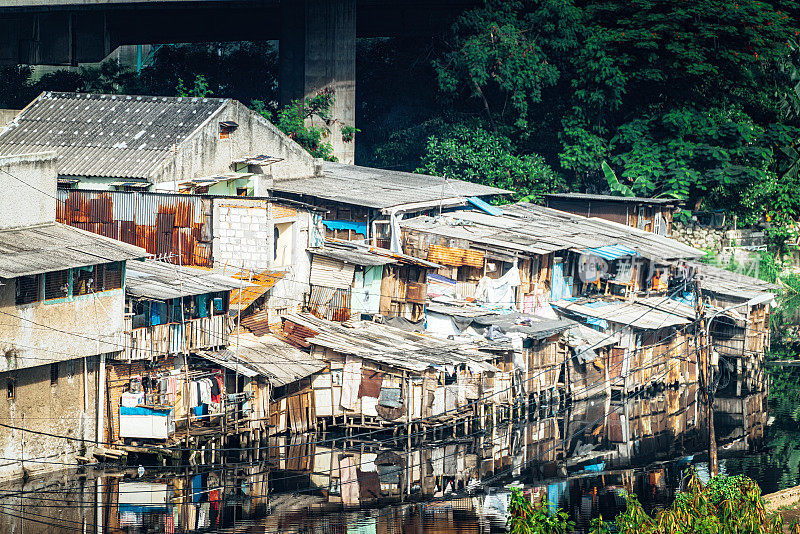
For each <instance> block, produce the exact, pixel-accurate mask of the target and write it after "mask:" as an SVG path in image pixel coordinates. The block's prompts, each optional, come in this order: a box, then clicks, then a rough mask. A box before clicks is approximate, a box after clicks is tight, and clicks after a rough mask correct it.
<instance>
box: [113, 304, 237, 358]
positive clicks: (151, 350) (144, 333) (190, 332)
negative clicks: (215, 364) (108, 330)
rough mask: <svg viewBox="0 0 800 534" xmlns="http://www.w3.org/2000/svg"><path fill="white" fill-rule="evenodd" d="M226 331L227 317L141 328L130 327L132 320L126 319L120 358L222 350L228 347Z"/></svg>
mask: <svg viewBox="0 0 800 534" xmlns="http://www.w3.org/2000/svg"><path fill="white" fill-rule="evenodd" d="M229 331H230V328H229V325H228V316H227V315H216V316H214V317H201V318H200V319H191V320H188V321H185V322H184V323H183V324H181V323H172V324H159V325H153V326H144V327H141V328H133V320H132V317H126V318H125V340H126V343H125V351H124V358H125V359H127V360H147V359H152V358H154V357H156V356H165V355H168V354H177V353H179V352H183V353H186V352H192V351H196V350H202V349H211V348H215V347H222V346H225V345H227V344H228V334H229Z"/></svg>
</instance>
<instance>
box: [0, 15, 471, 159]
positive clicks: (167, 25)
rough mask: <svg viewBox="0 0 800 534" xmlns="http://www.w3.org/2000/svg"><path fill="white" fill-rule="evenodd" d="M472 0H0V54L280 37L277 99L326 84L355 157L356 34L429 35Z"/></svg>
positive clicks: (102, 53) (28, 58) (19, 59)
mask: <svg viewBox="0 0 800 534" xmlns="http://www.w3.org/2000/svg"><path fill="white" fill-rule="evenodd" d="M480 3H481V2H480V0H428V1H425V0H394V1H392V0H2V2H0V64H5V65H16V64H29V65H77V64H78V63H91V62H97V61H100V60H102V59H103V58H105V57H106V56H108V55H109V54H110V53H111V51H113V50H114V49H116V48H117V47H118V46H120V45H134V44H157V43H190V42H207V41H258V40H278V41H279V58H280V96H281V101H282V102H284V103H285V102H288V101H289V100H292V99H295V98H301V97H304V96H307V95H309V94H312V93H314V92H316V91H318V90H320V89H323V88H332V89H333V90H334V91H335V94H336V103H335V104H334V109H333V110H332V111H333V113H332V115H333V118H334V119H335V122H334V124H333V127H332V130H333V135H332V141H333V144H334V152H335V153H336V155H337V156H338V157H339V159H340V161H343V162H350V163H352V161H353V152H354V147H353V143H343V142H341V135H340V131H341V127H342V126H344V125H354V123H355V42H356V38H357V37H387V36H401V35H417V36H418V35H428V34H431V33H434V32H437V31H441V30H442V29H444V28H446V27H447V25H448V24H450V22H451V21H452V20H453V19H454V17H455V16H457V15H458V14H459V13H460V12H461V11H462V10H464V9H467V8H470V7H474V6H476V5H478V4H480Z"/></svg>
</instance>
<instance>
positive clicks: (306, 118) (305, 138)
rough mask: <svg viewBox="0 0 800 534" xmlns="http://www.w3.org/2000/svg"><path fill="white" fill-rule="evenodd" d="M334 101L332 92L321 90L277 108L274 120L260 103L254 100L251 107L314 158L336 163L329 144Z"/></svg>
mask: <svg viewBox="0 0 800 534" xmlns="http://www.w3.org/2000/svg"><path fill="white" fill-rule="evenodd" d="M333 100H334V94H333V92H332V91H320V92H318V93H317V94H315V95H314V96H312V97H310V98H306V99H304V100H293V101H292V102H290V103H289V104H288V105H286V106H284V107H282V108H280V109H279V110H278V111H277V113H276V114H275V117H274V118H273V116H272V113H270V112H269V110H268V109H267V108H266V106H265V105H264V103H263V102H261V101H259V100H254V101H253V102H252V103H251V106H252V107H253V109H255V110H256V111H257V112H258V113H260V114H261V115H263V116H264V117H265V118H267V119H269V120H274V121H275V125H276V126H277V127H278V128H279V129H280V130H281V131H282V132H283V133H285V134H286V135H288V136H289V137H290V138H292V139H294V140H295V141H296V142H297V143H298V144H299V145H300V146H302V147H303V148H305V149H306V150H307V151H308V152H309V153H310V154H311V155H312V156H314V157H315V158H322V159H325V160H328V161H336V157H335V156H334V155H333V146H332V145H331V143H330V141H328V137H329V136H330V129H329V128H328V125H329V123H330V121H331V114H330V112H331V106H332V105H333ZM353 135H355V133H353Z"/></svg>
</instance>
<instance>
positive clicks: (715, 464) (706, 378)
mask: <svg viewBox="0 0 800 534" xmlns="http://www.w3.org/2000/svg"><path fill="white" fill-rule="evenodd" d="M697 276H698V275H697V274H695V314H696V316H697V321H698V325H697V326H698V328H699V332H698V330H696V332H698V333H697V334H696V335H699V336H700V348H699V350H698V351H697V358H698V360H699V361H698V366H699V371H700V376H701V377H702V379H701V385H702V388H703V393H702V396H703V398H704V399H705V403H706V425H707V431H708V471H709V474H710V475H711V476H712V477H715V476H717V474H719V461H718V459H717V434H716V430H715V429H714V393H713V391H712V389H711V383H712V379H711V372H712V369H711V335H710V334H709V333H708V332H709V330H708V329H707V328H706V316H705V308H704V306H703V293H702V290H701V288H700V279H699V278H697ZM696 346H697V343H696V342H695V347H696Z"/></svg>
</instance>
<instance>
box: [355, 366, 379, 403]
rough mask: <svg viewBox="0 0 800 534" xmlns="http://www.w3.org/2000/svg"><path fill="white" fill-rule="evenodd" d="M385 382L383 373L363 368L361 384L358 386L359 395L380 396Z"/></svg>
mask: <svg viewBox="0 0 800 534" xmlns="http://www.w3.org/2000/svg"><path fill="white" fill-rule="evenodd" d="M382 383H383V373H381V372H380V371H375V370H374V369H361V386H360V387H359V388H358V396H359V397H376V398H377V397H378V393H379V392H380V390H381V384H382Z"/></svg>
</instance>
